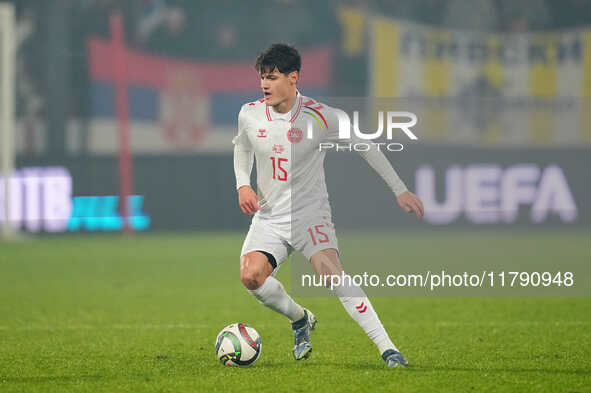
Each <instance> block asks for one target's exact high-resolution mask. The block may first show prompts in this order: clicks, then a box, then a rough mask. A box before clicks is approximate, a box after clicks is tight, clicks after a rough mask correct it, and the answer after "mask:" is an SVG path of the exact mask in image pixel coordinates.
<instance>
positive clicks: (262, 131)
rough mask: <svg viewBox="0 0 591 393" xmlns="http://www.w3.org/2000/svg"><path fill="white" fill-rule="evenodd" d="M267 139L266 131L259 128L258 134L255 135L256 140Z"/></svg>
mask: <svg viewBox="0 0 591 393" xmlns="http://www.w3.org/2000/svg"><path fill="white" fill-rule="evenodd" d="M266 137H267V130H265V129H264V128H259V133H258V135H257V138H266Z"/></svg>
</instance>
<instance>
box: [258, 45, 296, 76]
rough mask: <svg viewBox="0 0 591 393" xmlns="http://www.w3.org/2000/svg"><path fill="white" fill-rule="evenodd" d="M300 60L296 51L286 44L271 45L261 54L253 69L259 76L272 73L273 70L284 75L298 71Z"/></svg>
mask: <svg viewBox="0 0 591 393" xmlns="http://www.w3.org/2000/svg"><path fill="white" fill-rule="evenodd" d="M301 67H302V58H301V57H300V54H299V53H298V51H297V49H296V48H294V47H293V46H291V45H287V44H273V45H271V46H270V47H269V48H267V49H265V50H264V51H263V52H261V53H260V54H259V55H258V57H257V61H256V63H255V66H254V68H255V69H256V70H257V72H258V73H259V74H262V73H266V72H273V70H274V69H275V68H277V69H278V70H279V72H281V73H282V74H284V75H288V74H289V73H290V72H293V71H298V72H299V71H300V68H301Z"/></svg>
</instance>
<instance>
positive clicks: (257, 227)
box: [240, 213, 339, 268]
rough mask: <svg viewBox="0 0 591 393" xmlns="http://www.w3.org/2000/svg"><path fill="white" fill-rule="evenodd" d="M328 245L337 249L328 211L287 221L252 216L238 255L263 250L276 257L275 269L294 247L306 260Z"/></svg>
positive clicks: (327, 247)
mask: <svg viewBox="0 0 591 393" xmlns="http://www.w3.org/2000/svg"><path fill="white" fill-rule="evenodd" d="M329 248H334V249H336V250H338V249H339V246H338V241H337V236H336V233H335V229H334V224H333V223H332V219H331V216H330V213H325V214H320V215H318V216H314V217H312V216H311V217H307V218H306V217H305V218H302V219H296V220H294V221H293V222H289V221H287V222H286V221H282V222H278V221H274V220H272V219H265V218H260V217H259V216H254V217H253V219H252V222H251V224H250V229H249V230H248V234H247V235H246V238H245V239H244V244H243V245H242V252H241V253H240V255H241V256H242V255H244V254H247V253H249V252H251V251H265V252H268V253H269V254H271V255H273V257H275V261H276V262H277V268H279V265H280V264H281V263H282V262H283V261H285V260H286V259H287V257H288V256H289V255H290V254H291V253H292V252H293V250H296V251H299V252H301V253H302V254H304V256H305V257H306V259H308V260H310V258H311V257H312V255H314V254H315V253H317V252H318V251H322V250H326V249H329Z"/></svg>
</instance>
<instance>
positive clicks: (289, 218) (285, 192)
mask: <svg viewBox="0 0 591 393" xmlns="http://www.w3.org/2000/svg"><path fill="white" fill-rule="evenodd" d="M255 68H256V70H257V72H258V73H259V75H260V81H261V88H262V90H263V95H264V98H263V99H261V100H258V101H255V102H250V103H247V104H244V105H243V106H242V109H241V110H240V114H239V115H238V134H237V135H236V137H235V138H234V139H233V143H234V172H235V175H236V189H237V190H238V202H239V204H240V208H241V209H242V211H243V212H244V213H245V214H254V217H253V219H252V223H251V225H250V229H249V231H248V235H247V236H246V239H245V240H244V244H243V246H242V252H241V257H240V278H241V280H242V283H243V284H244V286H245V287H246V288H247V289H248V290H249V292H250V293H252V294H253V295H254V296H255V298H256V299H258V300H259V301H260V302H261V303H262V304H264V305H265V306H267V307H269V308H270V309H272V310H274V311H276V312H278V313H280V314H282V315H284V316H286V317H287V318H288V319H289V320H290V321H291V325H292V329H293V331H294V341H295V344H294V347H293V355H294V357H295V359H296V360H300V359H305V358H307V357H308V356H309V355H310V353H311V352H312V344H311V341H310V331H311V330H313V329H314V327H315V325H316V322H317V319H316V316H315V315H314V314H313V313H312V312H310V311H309V310H307V309H305V308H303V307H302V306H301V305H299V304H298V303H296V302H295V301H294V300H293V299H292V298H291V297H290V296H289V295H288V294H287V292H286V291H285V289H284V288H283V285H282V284H281V283H280V282H279V281H278V280H277V279H276V278H275V277H274V273H275V272H276V270H277V268H278V267H279V265H280V264H281V263H282V262H283V261H284V260H285V259H286V258H287V257H288V256H289V255H290V253H291V252H292V251H293V250H296V251H299V252H302V253H303V254H304V256H305V257H306V258H307V259H308V260H309V261H310V262H311V263H312V265H313V267H314V270H315V271H316V273H317V274H319V275H321V276H322V277H328V278H330V279H332V276H333V275H339V276H340V275H341V274H342V273H343V270H342V267H341V264H340V262H339V254H338V244H337V238H336V235H335V230H334V225H333V224H332V219H331V210H330V205H329V202H328V193H327V190H326V184H325V181H324V167H323V161H324V156H325V151H323V150H322V149H320V148H319V146H320V143H329V142H334V143H337V142H343V141H340V140H338V137H339V135H338V127H339V121H338V116H337V113H338V111H337V110H336V109H334V108H331V107H329V106H327V105H324V104H320V103H318V102H316V101H314V100H313V99H311V98H309V97H305V96H303V95H301V94H300V92H299V91H298V90H297V83H298V79H299V74H300V68H301V59H300V55H299V53H298V52H297V50H296V49H295V48H293V47H291V46H289V45H285V44H274V45H272V46H271V47H270V48H268V49H267V50H265V51H264V52H262V53H261V54H260V55H259V56H258V58H257V60H256V65H255ZM304 112H308V113H310V115H307V116H304V115H303V113H304ZM312 115H314V117H315V119H314V120H313V121H314V122H315V124H316V126H318V125H320V127H316V128H315V129H314V132H313V133H312V135H308V133H307V129H308V124H309V120H310V119H311V118H312ZM303 130H306V131H303ZM354 138H355V137H352V138H351V140H353V141H355V139H354ZM345 142H346V141H345ZM349 142H350V141H349ZM364 142H367V141H364ZM374 147H375V146H374ZM359 154H360V155H361V156H362V157H363V158H364V159H365V160H366V161H367V162H368V163H369V165H370V166H371V167H372V168H373V169H374V170H375V171H376V172H377V173H378V174H379V175H380V176H381V177H382V179H384V180H385V182H386V183H387V185H388V186H389V187H390V189H391V190H392V191H393V192H394V194H395V195H396V198H397V202H398V204H399V205H400V207H401V208H402V209H404V210H405V211H407V212H412V211H414V213H415V214H416V215H417V217H422V216H423V205H422V203H421V201H420V199H419V198H418V197H417V196H415V195H414V194H412V193H411V192H409V191H408V190H407V188H406V186H405V185H404V183H403V182H402V181H401V180H400V178H399V177H398V175H397V174H396V171H395V170H394V169H393V168H392V166H391V165H390V162H389V161H388V160H387V159H386V157H385V156H384V155H383V153H381V152H380V151H379V149H376V148H372V149H369V150H368V151H363V152H359ZM255 157H256V164H257V192H255V191H254V190H253V189H252V187H251V185H250V174H251V170H252V166H253V161H254V158H255ZM342 281H345V282H346V280H342ZM328 282H331V281H328ZM327 286H328V285H327ZM332 290H333V293H334V294H335V295H336V296H337V297H338V298H339V300H340V301H341V303H342V304H343V306H344V307H345V310H347V312H348V313H349V315H350V316H351V317H352V318H353V319H354V320H355V321H356V322H357V323H358V324H359V325H360V326H361V328H362V329H363V330H364V331H365V332H366V333H367V335H368V336H369V337H370V339H371V340H372V341H373V342H374V343H375V344H376V345H377V347H378V350H379V352H380V354H381V355H382V358H383V359H384V361H385V362H386V365H387V366H390V367H396V366H407V365H408V363H407V361H406V359H405V358H404V356H403V355H402V354H401V353H400V352H399V351H398V349H397V348H396V346H395V345H394V344H393V343H392V341H391V340H390V337H389V336H388V334H387V333H386V330H385V329H384V326H383V325H382V323H381V321H380V319H379V318H378V315H377V314H376V311H375V310H374V308H373V307H372V304H371V302H370V301H369V299H368V298H367V296H366V295H365V293H364V291H363V289H362V288H360V287H355V286H352V285H350V284H348V285H347V284H345V283H342V284H341V285H337V286H335V287H334V288H333V289H332Z"/></svg>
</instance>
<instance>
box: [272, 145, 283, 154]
mask: <svg viewBox="0 0 591 393" xmlns="http://www.w3.org/2000/svg"><path fill="white" fill-rule="evenodd" d="M284 150H285V148H284V147H283V145H273V151H274V152H275V153H277V154H281V153H283V151H284Z"/></svg>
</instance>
